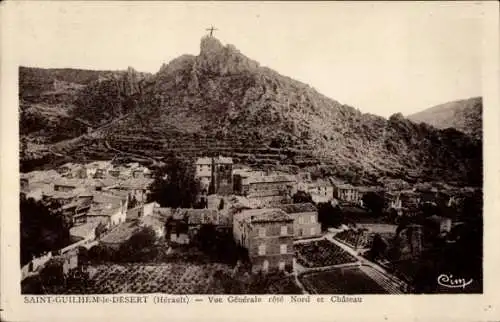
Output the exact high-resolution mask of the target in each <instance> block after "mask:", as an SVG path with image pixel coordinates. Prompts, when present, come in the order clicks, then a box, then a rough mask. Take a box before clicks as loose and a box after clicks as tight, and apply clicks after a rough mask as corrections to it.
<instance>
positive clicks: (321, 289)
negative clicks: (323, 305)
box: [299, 267, 387, 294]
mask: <svg viewBox="0 0 500 322" xmlns="http://www.w3.org/2000/svg"><path fill="white" fill-rule="evenodd" d="M299 279H300V281H301V282H302V284H303V285H304V287H305V289H306V290H307V291H308V292H310V293H312V294H387V291H386V290H385V289H384V288H383V287H381V286H380V285H379V284H378V283H377V282H375V281H374V280H373V279H371V278H370V277H368V276H367V275H366V274H365V273H363V272H362V271H361V270H360V269H359V268H357V267H346V268H335V269H332V270H329V271H323V272H318V273H306V274H304V275H302V276H300V277H299Z"/></svg>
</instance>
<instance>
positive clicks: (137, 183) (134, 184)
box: [119, 178, 154, 189]
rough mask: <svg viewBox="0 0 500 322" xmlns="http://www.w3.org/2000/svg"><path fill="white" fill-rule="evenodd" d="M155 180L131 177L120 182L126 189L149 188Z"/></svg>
mask: <svg viewBox="0 0 500 322" xmlns="http://www.w3.org/2000/svg"><path fill="white" fill-rule="evenodd" d="M153 181H154V179H152V178H129V179H127V180H124V181H122V182H120V183H119V186H120V187H123V188H125V189H147V188H149V187H150V186H151V184H152V183H153Z"/></svg>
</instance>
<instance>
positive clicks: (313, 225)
mask: <svg viewBox="0 0 500 322" xmlns="http://www.w3.org/2000/svg"><path fill="white" fill-rule="evenodd" d="M276 208H279V209H281V210H283V211H284V212H286V213H287V214H289V215H290V216H291V217H292V218H293V232H294V236H295V238H310V237H316V236H319V235H321V224H320V223H319V222H318V210H317V209H316V206H314V205H313V204H312V203H297V204H286V205H278V206H277V207H276Z"/></svg>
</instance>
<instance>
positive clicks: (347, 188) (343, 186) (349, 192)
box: [330, 178, 361, 204]
mask: <svg viewBox="0 0 500 322" xmlns="http://www.w3.org/2000/svg"><path fill="white" fill-rule="evenodd" d="M330 182H331V184H332V185H333V190H334V192H333V196H334V197H335V198H337V199H338V200H340V201H345V202H349V203H355V204H359V202H360V200H361V194H360V193H359V190H358V189H357V188H356V187H354V186H352V185H350V184H348V183H343V182H340V181H338V180H336V179H334V178H330Z"/></svg>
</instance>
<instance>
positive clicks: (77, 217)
mask: <svg viewBox="0 0 500 322" xmlns="http://www.w3.org/2000/svg"><path fill="white" fill-rule="evenodd" d="M92 199H93V196H92V195H91V194H81V195H79V196H77V197H76V199H73V201H71V202H69V203H67V204H64V205H62V206H61V208H60V210H61V212H62V214H63V215H64V216H65V217H67V218H71V220H72V222H71V224H72V225H78V224H82V223H85V222H87V213H88V212H89V210H90V207H91V205H92Z"/></svg>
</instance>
